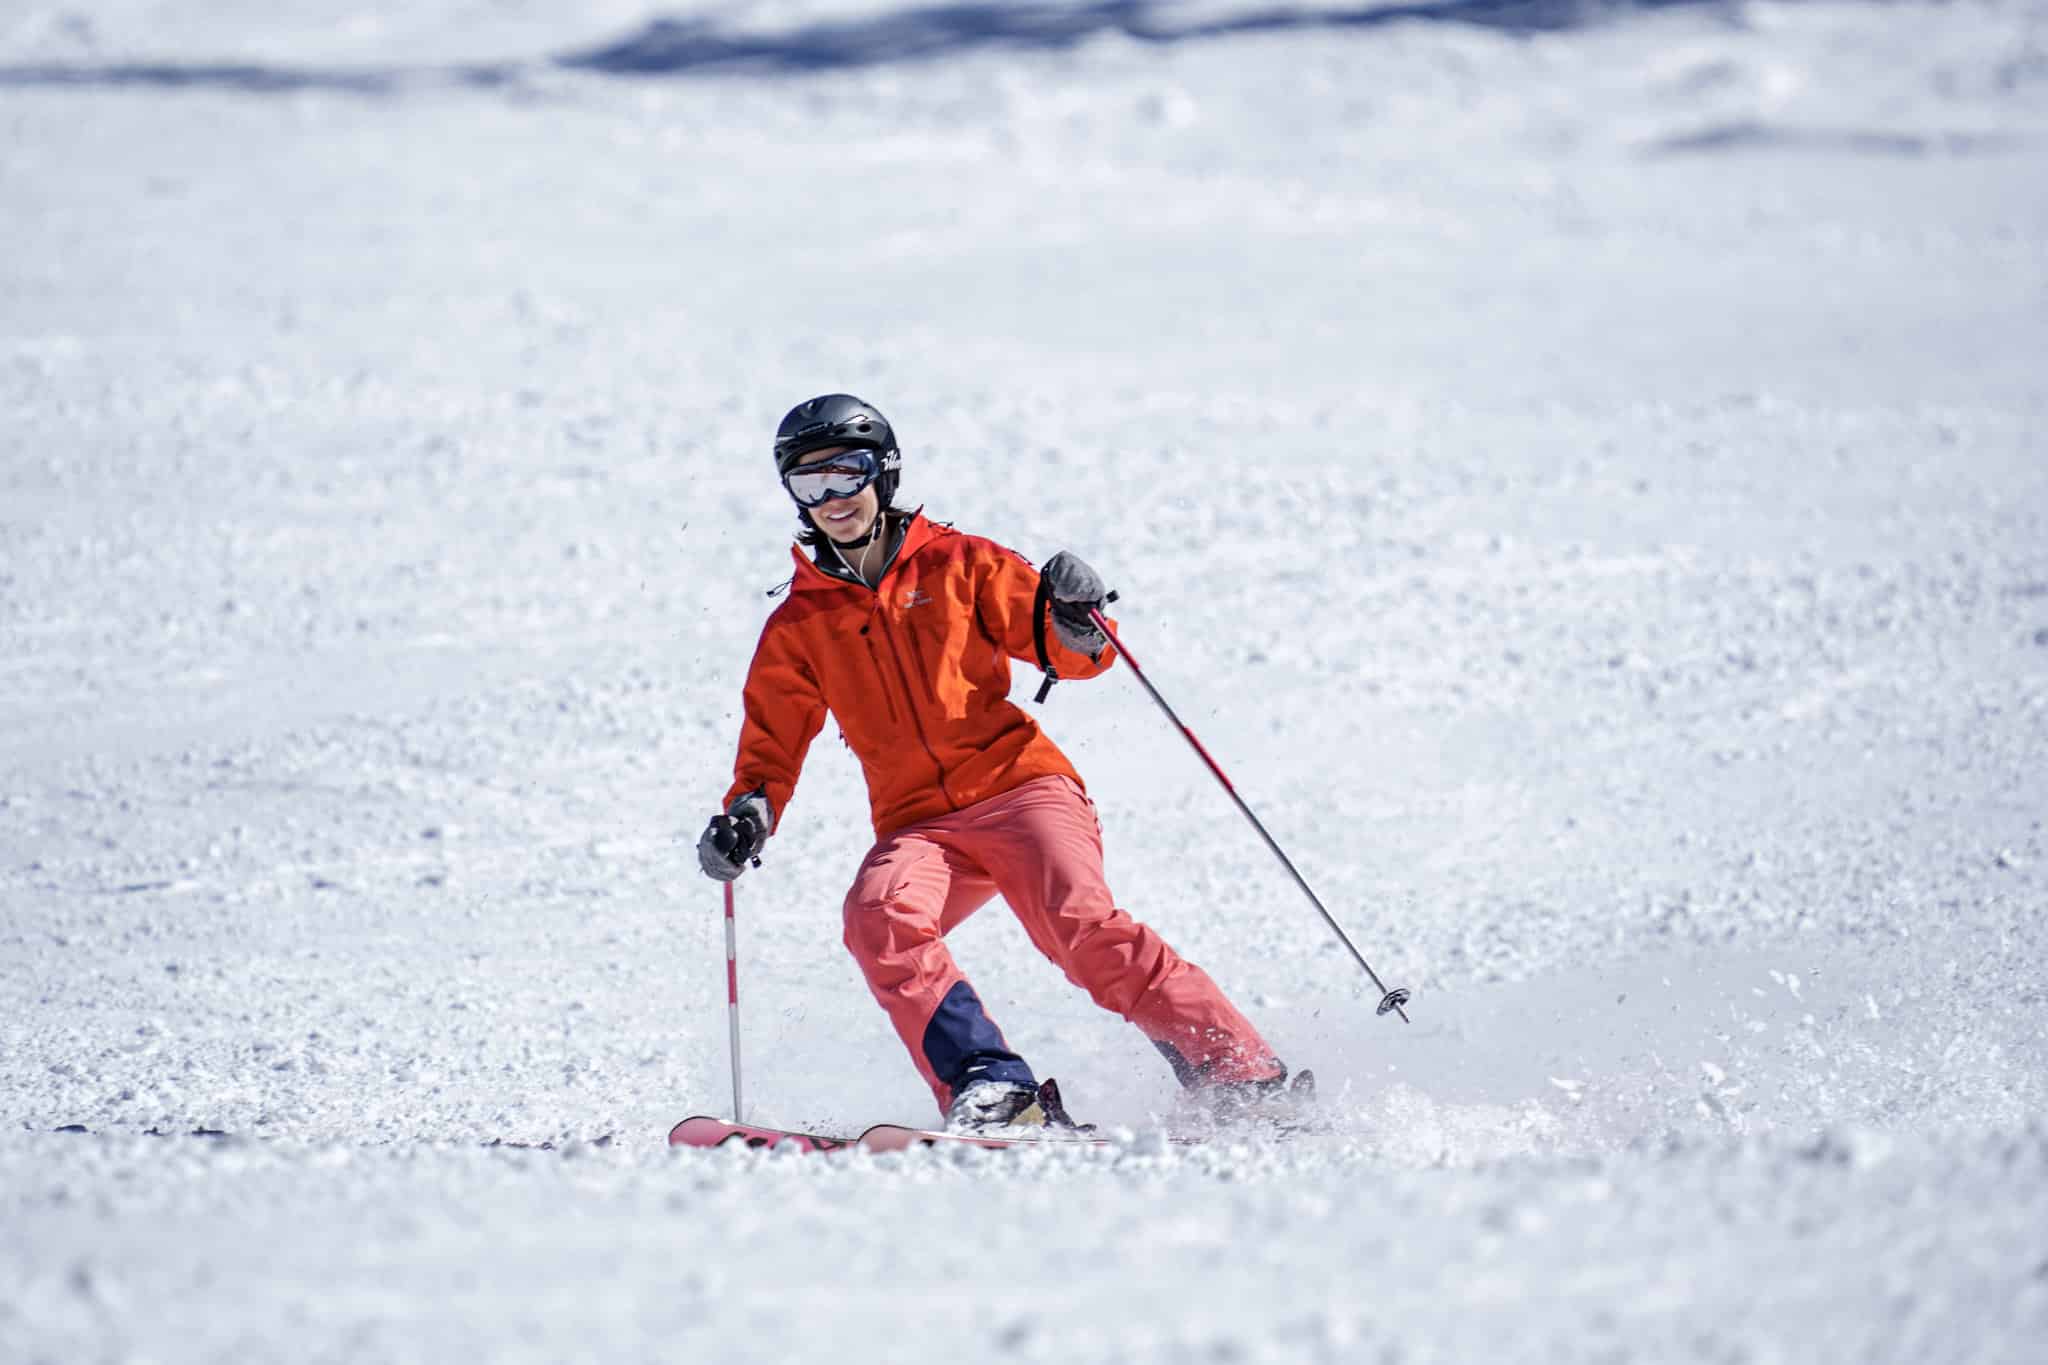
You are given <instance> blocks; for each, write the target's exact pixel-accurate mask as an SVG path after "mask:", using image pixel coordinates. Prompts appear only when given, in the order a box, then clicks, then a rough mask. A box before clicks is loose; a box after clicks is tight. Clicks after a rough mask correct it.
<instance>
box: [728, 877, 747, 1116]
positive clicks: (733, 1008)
mask: <svg viewBox="0 0 2048 1365" xmlns="http://www.w3.org/2000/svg"><path fill="white" fill-rule="evenodd" d="M725 1002H726V1022H727V1024H728V1026H729V1027H730V1030H731V1035H732V1121H733V1122H734V1123H745V1122H746V1121H747V1116H746V1114H745V1112H744V1111H742V1109H741V1108H740V954H739V928H738V922H737V921H736V920H735V919H734V918H733V913H732V883H731V882H727V883H726V884H725Z"/></svg>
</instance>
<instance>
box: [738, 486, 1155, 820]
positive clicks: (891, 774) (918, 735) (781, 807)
mask: <svg viewBox="0 0 2048 1365" xmlns="http://www.w3.org/2000/svg"><path fill="white" fill-rule="evenodd" d="M791 553H792V554H793V555H794V556H795V559H796V577H795V579H794V580H792V582H791V585H790V592H789V596H788V598H787V599H786V600H785V601H784V602H783V603H782V604H781V605H780V606H779V607H777V608H776V609H775V611H774V612H773V613H772V614H771V615H770V616H769V617H768V622H767V624H766V625H765V626H763V627H762V628H761V642H760V644H758V645H757V646H756V647H755V649H754V661H753V664H752V665H751V666H750V667H749V668H748V670H747V686H746V717H745V720H744V721H743V722H742V724H741V727H740V748H739V757H738V759H737V760H736V761H735V762H734V764H733V784H732V787H731V789H730V790H728V791H727V792H726V796H725V805H727V806H730V805H731V804H732V801H733V799H734V798H735V797H737V796H739V795H741V794H743V793H745V792H749V791H752V790H754V789H755V788H757V787H759V788H762V789H763V790H765V791H766V793H767V796H768V804H769V806H770V807H771V808H772V809H773V810H774V812H775V822H776V824H777V825H778V826H779V825H780V824H781V823H782V819H783V815H784V813H785V812H786V811H787V810H788V808H789V800H790V795H791V793H792V792H794V791H795V789H796V781H797V775H798V774H799V772H801V770H802V768H803V763H804V755H805V754H806V753H807V752H809V750H810V747H811V741H812V740H813V739H814V738H816V737H817V734H818V730H819V728H820V727H821V726H823V725H824V723H825V713H826V712H827V711H829V712H831V714H832V716H833V718H834V719H836V720H837V721H838V722H839V729H840V733H841V734H843V735H844V736H845V737H846V743H847V745H848V747H850V748H851V749H852V750H853V752H854V755H855V757H857V758H859V759H860V766H861V770H862V771H863V772H864V773H865V774H866V775H867V782H868V802H869V805H870V807H871V808H872V811H873V815H874V824H875V837H876V838H881V837H882V836H884V835H886V834H888V833H890V832H891V831H893V830H897V829H901V828H902V827H903V826H905V825H908V824H914V823H915V822H917V821H919V820H925V819H929V818H931V817H932V816H936V815H945V814H947V813H949V812H952V811H956V810H962V809H964V808H966V807H968V806H971V805H973V804H975V803H976V802H978V801H985V800H987V799H988V798H989V797H991V796H999V795H1001V794H1002V793H1004V792H1006V791H1009V790H1011V789H1012V788H1014V787H1017V786H1021V785H1022V784H1023V783H1026V782H1029V781H1031V780H1032V779H1034V778H1039V777H1045V776H1049V775H1052V774H1061V775H1064V776H1066V777H1070V778H1072V779H1073V780H1074V782H1075V783H1076V784H1077V785H1078V784H1080V782H1081V777H1080V774H1079V773H1077V772H1075V771H1074V768H1073V765H1072V764H1070V763H1068V762H1067V757H1066V755H1065V754H1062V753H1061V752H1060V751H1059V748H1058V746H1056V745H1055V744H1054V743H1053V742H1052V741H1051V740H1050V739H1048V738H1047V737H1046V736H1045V734H1044V732H1043V731H1041V730H1040V729H1039V728H1038V723H1037V722H1036V721H1034V720H1032V719H1031V717H1030V716H1028V715H1026V714H1025V713H1024V711H1023V709H1022V708H1021V707H1019V706H1017V705H1015V704H1014V703H1012V702H1011V701H1010V699H1009V698H1010V660H1011V659H1022V660H1027V661H1029V662H1031V663H1033V664H1034V665H1035V664H1036V663H1037V661H1038V650H1037V645H1036V643H1035V640H1034V635H1033V630H1032V612H1033V608H1034V607H1035V606H1036V603H1037V594H1038V571H1037V570H1036V569H1034V568H1032V567H1031V565H1030V563H1029V562H1027V561H1026V560H1025V559H1024V557H1023V556H1021V555H1019V554H1017V553H1016V552H1015V551H1013V550H1008V549H1005V548H1004V547H1003V546H1001V545H998V544H996V543H995V542H994V541H992V540H984V539H983V538H982V537H980V536H970V535H964V534H962V533H960V532H958V531H955V530H954V529H953V528H952V527H950V526H941V525H937V524H935V523H933V522H930V521H927V520H926V519H925V516H924V514H923V512H921V511H920V512H917V513H915V514H913V515H912V517H911V520H910V524H909V526H908V527H906V528H905V530H904V533H903V540H902V543H901V544H900V545H899V546H898V547H897V550H896V554H895V556H894V557H893V558H892V559H891V560H890V562H889V566H888V567H887V568H886V569H885V570H883V573H882V577H881V580H880V582H879V583H878V584H877V585H876V586H875V587H872V588H870V587H868V586H867V585H866V584H865V583H862V582H860V581H859V580H857V579H855V578H852V577H847V578H841V577H838V576H836V575H834V574H831V573H828V572H826V571H825V570H824V569H821V568H819V567H818V566H817V565H816V564H814V563H812V562H811V561H810V560H809V559H807V558H805V557H804V554H803V552H802V550H801V549H797V548H795V547H792V550H791ZM1045 644H1046V653H1047V656H1048V657H1049V658H1050V660H1051V661H1052V665H1053V667H1054V669H1056V670H1057V671H1058V673H1059V676H1061V677H1062V678H1090V677H1094V676H1096V675H1098V674H1100V673H1101V672H1103V671H1104V670H1105V669H1107V668H1108V667H1109V666H1110V664H1111V663H1113V662H1114V660H1115V655H1114V650H1113V649H1111V648H1109V647H1105V648H1104V649H1103V651H1102V655H1101V657H1100V658H1097V659H1090V658H1089V657H1088V656H1087V655H1085V654H1082V653H1079V652H1077V651H1075V650H1072V649H1069V648H1067V647H1066V646H1065V645H1064V644H1062V643H1060V640H1059V637H1058V635H1057V634H1056V633H1055V632H1054V631H1053V630H1052V629H1051V627H1050V626H1048V627H1047V629H1046V632H1045Z"/></svg>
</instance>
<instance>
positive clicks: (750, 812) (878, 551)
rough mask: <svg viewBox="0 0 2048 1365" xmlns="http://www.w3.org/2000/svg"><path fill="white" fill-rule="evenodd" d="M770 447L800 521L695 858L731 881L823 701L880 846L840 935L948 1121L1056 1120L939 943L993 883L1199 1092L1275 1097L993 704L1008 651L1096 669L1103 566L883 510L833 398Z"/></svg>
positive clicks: (1044, 764) (1238, 1032)
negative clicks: (719, 793)
mask: <svg viewBox="0 0 2048 1365" xmlns="http://www.w3.org/2000/svg"><path fill="white" fill-rule="evenodd" d="M774 449H775V468H776V472H777V473H778V474H779V475H780V476H781V479H782V484H783V487H784V489H785V490H786V491H787V492H788V494H789V496H790V497H791V498H792V499H793V500H794V501H795V503H796V506H797V517H798V520H799V521H800V522H801V523H802V528H803V529H802V531H801V533H800V534H799V535H798V536H797V541H798V546H796V547H792V550H791V553H792V555H793V556H794V557H795V559H796V575H795V577H794V578H793V579H792V580H791V583H790V585H789V596H788V598H787V600H785V601H784V602H783V603H782V604H781V605H780V606H779V607H777V608H776V610H775V611H774V612H773V613H772V614H770V616H769V618H768V621H767V624H766V625H765V626H764V627H763V628H762V631H761V639H760V643H759V644H758V646H757V647H756V648H755V651H754V658H753V663H752V665H751V667H750V668H749V670H748V674H747V682H746V691H745V718H744V720H743V721H742V724H741V729H740V742H739V756H738V759H737V760H736V761H735V763H734V764H733V783H732V786H731V788H730V789H729V790H728V791H727V793H726V796H725V800H724V809H723V811H722V812H721V813H720V814H717V815H714V816H713V817H712V818H711V820H710V823H709V824H708V825H707V826H706V828H705V830H704V834H703V837H702V839H701V840H700V841H699V842H698V846H697V855H698V861H699V863H700V864H701V866H702V867H703V870H704V872H705V874H706V875H707V876H710V877H713V878H715V879H717V880H720V881H731V880H732V879H734V878H736V877H738V876H739V875H740V873H741V872H742V871H743V870H744V869H745V868H746V867H747V865H748V863H749V862H750V860H752V859H753V858H754V857H755V856H756V855H757V854H758V853H759V852H760V850H761V847H762V844H763V843H764V841H765V840H766V839H767V838H768V837H769V836H770V835H771V834H773V833H774V831H775V829H776V827H777V825H778V824H779V823H780V822H781V820H782V819H783V817H784V815H785V814H786V813H787V811H788V807H789V800H790V795H791V792H792V791H793V790H794V789H795V787H796V782H797V776H798V773H799V771H800V770H801V768H802V766H803V761H804V755H805V753H806V751H807V750H808V749H809V747H810V743H811V740H812V739H813V738H814V737H815V736H816V735H817V733H818V730H819V728H820V727H821V726H822V725H823V723H824V720H825V713H826V712H827V711H830V712H831V713H832V715H833V717H834V718H835V719H836V720H837V721H838V723H839V727H840V731H841V733H842V734H843V736H844V737H845V740H846V742H847V744H848V745H849V747H851V748H852V750H853V752H854V754H855V755H856V756H857V757H858V758H859V759H860V764H861V768H862V771H863V772H864V774H865V775H866V778H867V784H868V797H869V802H870V805H871V807H872V813H873V817H874V827H875V839H876V842H875V845H874V847H873V848H872V849H870V850H869V851H868V854H867V857H866V858H865V859H864V860H863V861H862V863H861V865H860V870H859V872H858V873H856V874H855V876H854V879H853V886H852V888H851V889H850V890H849V891H848V892H847V893H846V901H845V906H844V916H845V940H844V941H845V944H846V947H847V949H848V950H849V951H850V952H852V954H853V956H854V959H855V961H857V962H858V963H859V964H860V968H861V971H862V973H863V974H864V975H865V976H866V978H867V983H868V986H869V989H870V990H872V991H873V993H874V996H875V999H876V1000H877V1001H879V1002H880V1003H881V1005H882V1008H883V1009H884V1010H886V1011H887V1012H888V1015H889V1019H890V1022H891V1023H892V1024H893V1025H894V1026H895V1028H896V1032H897V1034H898V1035H899V1036H900V1037H901V1038H902V1040H903V1043H904V1046H905V1047H907V1048H908V1049H909V1050H910V1055H911V1059H912V1060H913V1062H914V1063H915V1064H916V1066H917V1069H918V1072H919V1074H921V1075H922V1076H923V1077H924V1080H925V1083H926V1084H927V1085H929V1086H930V1087H931V1090H932V1093H933V1095H934V1096H935V1097H936V1098H937V1100H938V1105H939V1110H940V1112H941V1113H943V1114H944V1115H945V1119H946V1126H947V1127H948V1128H949V1129H951V1130H953V1131H985V1130H988V1129H991V1128H999V1127H1005V1126H1024V1125H1040V1124H1053V1125H1065V1124H1071V1120H1069V1119H1067V1118H1066V1116H1065V1114H1064V1111H1063V1110H1062V1109H1061V1108H1060V1106H1059V1102H1058V1092H1057V1089H1056V1088H1055V1087H1053V1086H1052V1085H1051V1084H1050V1083H1048V1084H1046V1085H1045V1086H1043V1087H1041V1086H1040V1085H1039V1083H1038V1081H1037V1079H1036V1078H1035V1077H1034V1075H1033V1073H1032V1070H1031V1067H1030V1065H1029V1064H1028V1063H1026V1061H1025V1060H1024V1058H1023V1057H1021V1056H1019V1055H1018V1054H1017V1053H1016V1052H1014V1051H1012V1050H1011V1049H1010V1048H1009V1046H1008V1045H1007V1044H1006V1043H1005V1042H1004V1040H1003V1035H1002V1033H1001V1032H1000V1031H999V1030H998V1029H997V1028H996V1025H995V1023H994V1022H993V1021H992V1020H991V1019H990V1018H989V1016H988V1013H987V1011H986V1010H984V1009H983V1007H982V1003H981V1000H980V997H978V996H977V995H976V994H975V992H974V988H973V987H972V986H971V985H969V984H968V982H967V980H966V978H965V977H964V976H963V975H962V974H961V971H960V968H959V967H958V966H957V965H956V964H955V962H954V960H953V956H952V954H951V953H950V952H948V951H947V949H946V945H945V942H944V938H945V935H946V933H947V932H948V931H950V930H951V929H952V928H953V927H954V926H955V925H957V924H959V923H960V922H961V921H962V920H964V919H966V918H967V916H968V915H970V914H972V913H973V912H974V911H975V910H976V909H977V908H978V907H980V906H981V905H982V904H983V903H985V902H986V901H987V900H988V899H989V898H990V897H991V896H993V895H996V894H998V893H1000V894H1001V895H1002V897H1003V899H1004V900H1005V901H1006V902H1007V903H1008V904H1009V906H1010V908H1011V910H1012V912H1013V913H1015V914H1016V916H1017V918H1018V920H1019V921H1020V922H1021V923H1022V924H1023V926H1024V930H1025V932H1026V933H1027V934H1028V935H1029V936H1030V939H1031V942H1032V944H1033V946H1035V947H1036V948H1037V949H1038V950H1039V951H1040V952H1041V953H1043V954H1045V956H1046V957H1048V958H1050V959H1052V961H1053V962H1054V963H1056V964H1058V966H1059V967H1060V969H1061V970H1062V971H1064V972H1065V973H1066V975H1067V978H1068V979H1069V980H1071V981H1072V982H1074V983H1075V984H1076V985H1078V986H1080V987H1082V988H1083V989H1085V990H1086V991H1087V992H1088V993H1089V994H1090V995H1091V996H1092V997H1093V998H1094V999H1095V1001H1096V1003H1097V1004H1099V1005H1101V1006H1103V1007H1104V1008H1105V1009H1109V1010H1113V1011H1115V1012H1116V1013H1118V1014H1120V1015H1122V1016H1123V1017H1124V1018H1125V1019H1128V1020H1129V1021H1130V1022H1131V1023H1133V1024H1135V1025H1137V1026H1138V1028H1139V1029H1140V1030H1142V1031H1143V1032H1144V1034H1145V1035H1146V1036H1147V1037H1148V1038H1150V1039H1151V1040H1152V1042H1153V1044H1154V1046H1156V1047H1157V1048H1158V1049H1159V1051H1160V1052H1161V1053H1162V1054H1164V1055H1165V1057H1166V1058H1167V1060H1168V1062H1169V1063H1170V1064H1171V1065H1172V1067H1173V1069H1174V1072H1175V1074H1176V1075H1177V1077H1178V1078H1179V1080H1180V1082H1181V1084H1182V1085H1183V1086H1185V1087H1187V1088H1188V1089H1189V1090H1190V1091H1192V1092H1194V1093H1195V1095H1196V1096H1197V1097H1198V1099H1199V1101H1201V1102H1202V1103H1203V1105H1204V1107H1206V1108H1209V1109H1211V1110H1230V1109H1233V1108H1239V1107H1250V1106H1253V1105H1256V1104H1257V1103H1258V1102H1259V1101H1260V1100H1262V1099H1263V1098H1264V1097H1265V1096H1268V1095H1274V1094H1277V1093H1279V1092H1280V1091H1281V1089H1282V1087H1283V1086H1284V1084H1285V1081H1286V1077H1287V1069H1286V1068H1285V1067H1284V1066H1282V1065H1281V1063H1280V1061H1279V1060H1278V1059H1277V1058H1276V1057H1275V1056H1274V1055H1273V1052H1272V1049H1270V1048H1269V1047H1267V1045H1266V1043H1265V1042H1264V1040H1263V1039H1261V1038H1260V1037H1259V1034H1258V1032H1257V1031H1256V1030H1255V1029H1254V1028H1253V1027H1252V1025H1251V1024H1250V1022H1249V1021H1247V1020H1246V1019H1245V1017H1244V1016H1243V1015H1242V1014H1240V1013H1239V1012H1238V1011H1237V1010H1236V1009H1235V1008H1234V1007H1233V1006H1232V1005H1231V1004H1230V1002H1229V1001H1228V1000H1226V999H1225V998H1224V996H1223V993H1222V992H1221V991H1220V990H1219V989H1218V988H1217V986H1216V984H1215V983H1214V982H1213V981H1212V980H1210V978H1209V976H1208V974H1207V973H1205V972H1203V971H1202V969H1201V968H1199V967H1197V966H1195V965H1194V964H1193V963H1191V962H1188V961H1187V960H1186V959H1185V958H1182V957H1181V956H1180V955H1179V954H1177V953H1175V952H1174V950H1173V949H1172V948H1171V947H1169V946H1168V945H1167V943H1166V942H1165V940H1163V939H1162V938H1160V936H1159V935H1158V934H1157V933H1155V932H1153V931H1152V930H1151V929H1149V928H1147V927H1146V926H1145V925H1143V924H1140V923H1139V922H1138V921H1136V920H1134V919H1132V918H1131V916H1130V915H1129V914H1127V913H1126V912H1124V911H1123V910H1121V909H1119V908H1117V906H1116V903H1115V901H1114V900H1113V899H1112V898H1111V896H1110V892H1109V888H1108V886H1107V885H1106V884H1105V882H1104V880H1103V871H1102V831H1101V825H1100V823H1099V822H1098V821H1097V819H1096V815H1095V807H1094V803H1093V802H1091V801H1090V800H1089V799H1088V797H1087V795H1086V793H1085V791H1084V790H1083V787H1082V785H1081V779H1080V776H1079V774H1077V773H1076V772H1075V770H1074V768H1073V766H1072V765H1071V764H1069V763H1068V761H1067V759H1066V757H1065V755H1063V754H1062V753H1061V752H1060V751H1059V749H1058V748H1056V747H1055V746H1054V745H1053V742H1052V741H1051V740H1050V739H1048V738H1047V737H1046V736H1045V734H1044V733H1043V732H1042V731H1041V730H1040V729H1039V727H1038V725H1037V723H1036V722H1035V721H1033V720H1032V719H1031V717H1030V716H1028V715H1027V714H1025V712H1024V711H1023V710H1022V709H1021V708H1019V707H1018V706H1016V705H1014V704H1013V703H1012V702H1011V701H1010V700H1009V691H1010V660H1011V659H1012V658H1016V659H1022V660H1029V661H1033V662H1035V663H1037V664H1038V666H1040V667H1041V668H1044V669H1045V670H1046V672H1047V675H1048V677H1053V676H1057V677H1060V678H1088V677H1094V676H1096V675H1098V674H1100V673H1102V672H1103V671H1104V670H1105V669H1107V668H1109V667H1110V665H1111V664H1112V663H1113V662H1114V653H1113V651H1112V649H1111V648H1110V646H1109V642H1108V639H1107V638H1106V637H1105V636H1104V634H1103V632H1102V631H1101V629H1100V628H1099V627H1097V626H1096V625H1095V623H1094V622H1093V621H1092V620H1091V619H1090V617H1089V613H1090V611H1091V610H1097V611H1099V610H1102V609H1103V608H1104V607H1105V605H1106V594H1105V591H1104V587H1103V582H1102V580H1101V578H1099V577H1098V576H1097V575H1096V573H1095V571H1094V570H1093V569H1091V568H1089V567H1088V565H1086V564H1085V563H1083V562H1082V561H1081V560H1080V558H1079V557H1077V556H1075V555H1074V554H1072V553H1070V552H1067V551H1061V552H1060V553H1058V554H1056V555H1054V556H1053V557H1052V558H1051V559H1050V560H1048V561H1047V562H1046V565H1045V567H1044V569H1043V570H1042V571H1037V572H1034V571H1033V570H1032V568H1031V566H1030V564H1029V563H1028V562H1027V561H1025V560H1024V559H1023V558H1022V557H1021V556H1020V555H1018V554H1016V553H1015V552H1013V551H1011V550H1008V549H1005V548H1003V547H1002V546H1000V545H998V544H996V543H995V542H993V541H990V540H985V539H982V538H981V537H979V536H972V535H966V534H963V533H961V532H958V531H955V530H953V529H952V527H951V526H949V525H944V524H941V523H937V522H933V521H929V520H927V519H926V517H925V516H924V513H923V510H922V508H917V509H912V510H909V511H904V510H900V509H898V508H897V507H896V506H895V503H894V498H895V494H896V487H897V479H898V476H899V473H900V471H901V466H902V454H901V452H900V451H899V450H898V448H897V444H896V435H895V432H894V431H893V430H892V429H891V427H890V425H889V423H888V421H887V419H885V418H884V417H883V416H882V414H881V412H880V411H879V410H878V409H877V408H875V406H874V405H873V404H871V403H866V402H863V401H862V400H861V399H859V398H856V397H853V396H852V395H850V394H844V393H833V394H825V395H823V396H822V397H818V398H813V399H810V400H809V401H807V402H803V403H799V404H797V406H796V407H794V408H792V409H791V410H790V412H789V415H788V416H786V417H785V418H783V419H782V424H781V426H780V427H779V428H778V429H777V431H776V433H775V447H774ZM805 549H808V550H809V551H810V556H809V557H808V558H806V557H805V554H804V550H805ZM1112 624H1113V623H1112ZM1048 627H1049V629H1048Z"/></svg>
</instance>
